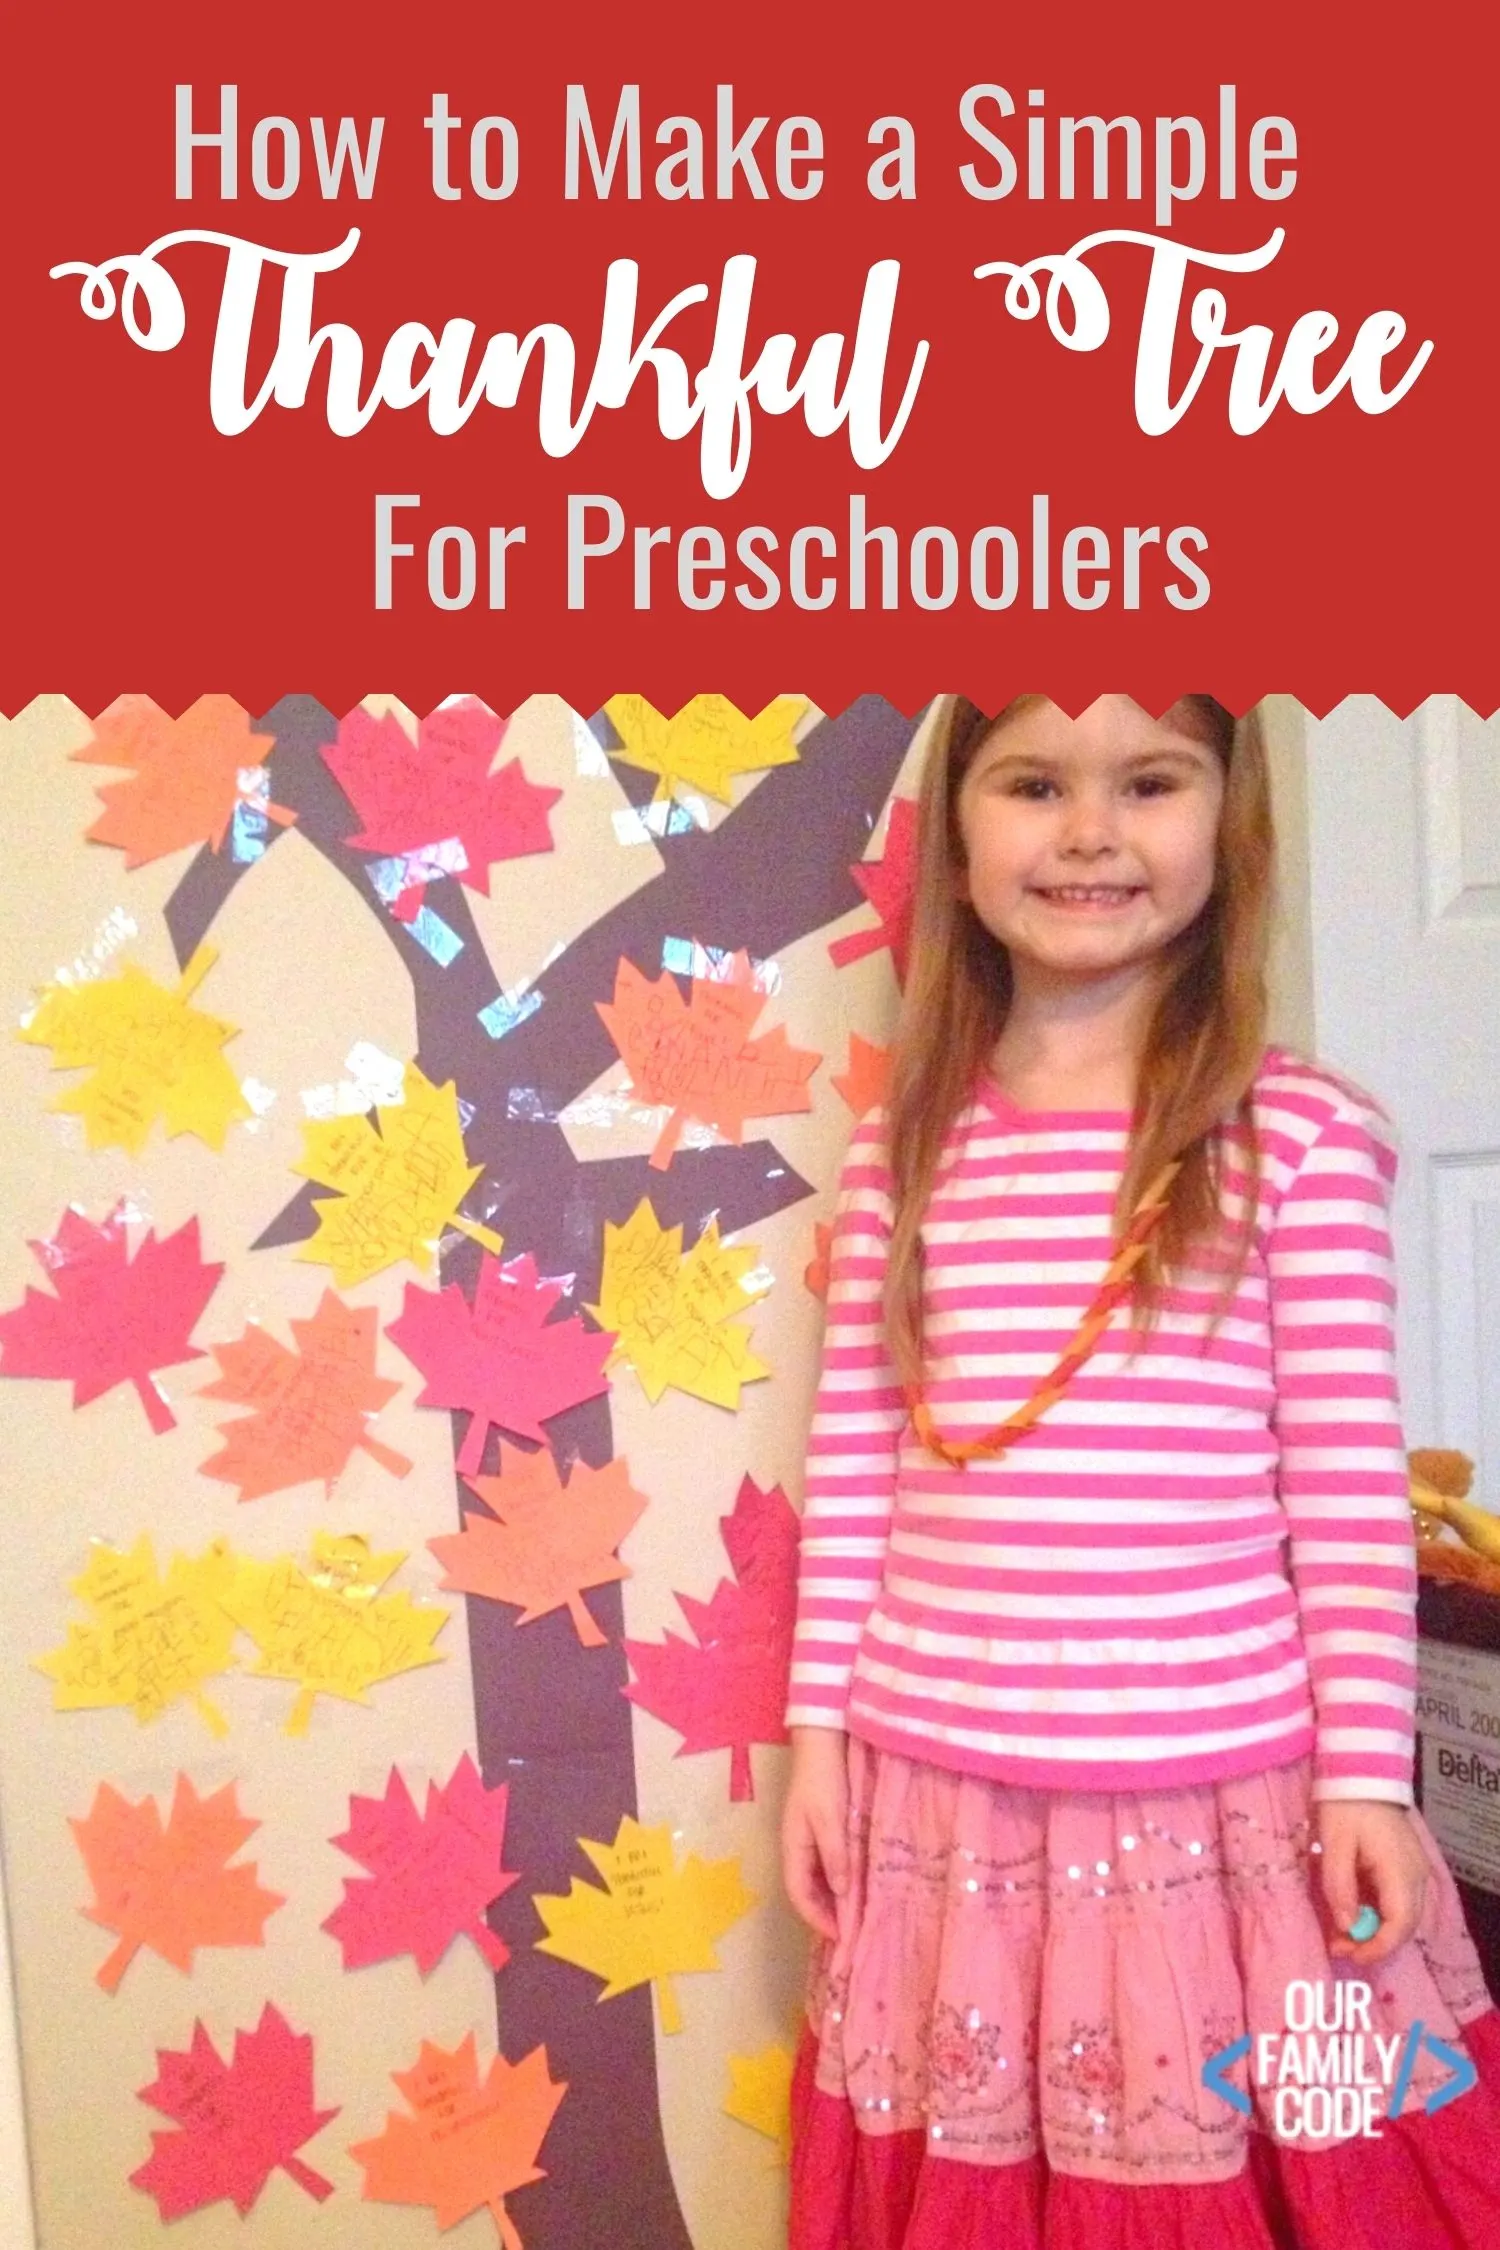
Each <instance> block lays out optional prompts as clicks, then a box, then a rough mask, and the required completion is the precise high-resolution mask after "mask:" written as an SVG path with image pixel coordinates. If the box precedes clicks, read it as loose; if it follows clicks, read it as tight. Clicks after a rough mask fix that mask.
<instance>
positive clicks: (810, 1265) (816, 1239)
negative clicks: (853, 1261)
mask: <svg viewBox="0 0 1500 2250" xmlns="http://www.w3.org/2000/svg"><path fill="white" fill-rule="evenodd" d="M832 1253H833V1221H832V1220H831V1219H830V1220H829V1222H828V1224H827V1226H825V1225H824V1224H823V1221H822V1220H821V1219H815V1220H814V1221H813V1254H812V1256H811V1257H810V1258H809V1260H808V1262H807V1267H806V1270H805V1272H804V1273H803V1276H802V1278H803V1280H804V1281H805V1282H806V1283H807V1286H808V1288H809V1289H810V1290H811V1291H812V1293H813V1295H814V1296H815V1297H822V1298H824V1299H825V1300H826V1298H827V1296H828V1261H829V1258H830V1257H831V1256H832Z"/></svg>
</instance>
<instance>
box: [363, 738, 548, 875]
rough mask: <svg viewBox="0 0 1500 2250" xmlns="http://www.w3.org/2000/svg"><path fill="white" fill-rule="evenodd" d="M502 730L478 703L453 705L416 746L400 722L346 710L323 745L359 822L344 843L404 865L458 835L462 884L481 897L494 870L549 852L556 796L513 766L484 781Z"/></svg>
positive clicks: (514, 760) (515, 762)
mask: <svg viewBox="0 0 1500 2250" xmlns="http://www.w3.org/2000/svg"><path fill="white" fill-rule="evenodd" d="M505 726H506V722H505V721H504V720H503V719H497V718H496V716H495V714H494V712H493V711H489V710H487V709H486V708H485V706H484V705H483V704H482V703H475V702H472V701H470V702H464V703H455V704H450V705H449V706H448V708H447V709H446V710H437V711H433V712H431V713H430V714H429V716H428V717H427V718H425V719H423V720H421V721H420V722H419V723H418V727H417V739H416V741H415V742H413V741H412V739H411V737H410V735H409V734H408V733H407V732H406V729H405V728H404V727H403V726H402V725H401V722H400V721H399V720H398V719H395V718H392V717H390V716H386V717H385V718H380V719H376V718H372V717H371V716H370V713H369V712H368V711H364V710H360V709H355V710H353V711H351V712H350V713H349V715H348V717H347V718H345V719H342V720H341V721H340V722H339V731H338V740H337V741H336V742H330V743H325V744H324V746H323V756H324V757H325V758H326V760H327V761H328V764H329V766H330V767H331V769H332V771H333V773H334V776H335V778H336V779H337V781H338V784H339V787H340V788H341V789H342V790H343V792H344V795H345V796H346V797H347V798H348V799H349V802H350V803H351V804H352V805H353V806H354V808H355V810H356V812H357V813H358V814H359V817H360V820H361V821H362V822H363V826H362V827H360V828H358V829H357V830H356V831H355V832H353V833H352V834H351V835H350V836H349V838H348V841H349V842H350V843H351V844H353V845H354V846H355V847H356V848H357V849H358V850H360V851H367V852H384V853H389V854H392V855H393V856H398V857H404V856H405V855H407V854H408V853H412V852H419V851H422V850H424V849H426V848H427V847H429V846H431V845H433V844H441V843H446V842H447V840H448V839H449V837H452V836H456V837H457V838H458V839H459V841H460V842H461V843H462V845H463V847H464V853H465V856H466V857H467V859H468V866H467V867H465V868H464V869H462V871H461V873H460V876H459V880H460V881H461V882H464V883H467V884H468V886H469V888H470V890H474V891H483V892H484V893H485V895H486V896H488V895H489V888H490V866H491V863H492V862H493V861H495V860H497V859H518V858H520V857H522V856H523V855H524V854H526V853H528V852H550V851H551V849H552V831H551V829H550V827H549V826H548V821H547V815H548V813H549V812H550V810H551V808H552V806H553V805H554V804H555V803H556V802H557V800H558V798H559V797H560V796H561V795H562V791H561V790H560V789H548V788H545V787H543V786H542V784H541V783H539V782H533V781H528V780H527V779H526V776H525V774H524V773H523V772H522V771H521V762H520V760H519V758H512V759H511V760H510V762H509V763H508V764H507V765H503V766H502V767H501V768H500V770H499V772H498V773H493V774H492V773H491V772H490V763H491V760H492V759H493V757H494V755H495V752H496V750H497V749H498V748H499V746H500V742H501V740H502V738H503V736H504V734H505ZM415 887H416V886H412V888H415ZM411 911H412V912H413V913H414V912H415V906H413V908H412V909H411Z"/></svg>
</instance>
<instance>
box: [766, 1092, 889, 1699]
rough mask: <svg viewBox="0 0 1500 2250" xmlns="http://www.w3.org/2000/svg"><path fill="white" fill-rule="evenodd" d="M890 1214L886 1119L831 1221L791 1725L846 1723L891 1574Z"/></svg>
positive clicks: (862, 1143) (871, 1133)
mask: <svg viewBox="0 0 1500 2250" xmlns="http://www.w3.org/2000/svg"><path fill="white" fill-rule="evenodd" d="M892 1217H893V1211H892V1205H891V1198H890V1177H889V1174H888V1172H887V1170H886V1167H885V1159H884V1149H883V1135H882V1131H881V1127H880V1122H879V1113H878V1112H877V1113H876V1115H875V1116H872V1117H870V1118H868V1119H866V1121H865V1122H864V1123H863V1124H862V1125H860V1126H859V1127H858V1129H857V1130H856V1132H855V1135H854V1139H853V1141H852V1142H851V1144H850V1148H849V1155H848V1158H847V1160H846V1162H845V1164H844V1169H843V1173H842V1176H841V1178H840V1182H839V1200H838V1206H837V1210H836V1212H835V1216H834V1229H833V1240H832V1247H831V1250H830V1254H829V1266H828V1271H829V1279H828V1322H827V1327H826V1329H825V1331H824V1338H823V1360H822V1372H821V1376H820V1379H819V1384H818V1394H817V1403H816V1406H815V1408H814V1412H813V1422H812V1431H811V1434H810V1436H809V1438H808V1447H807V1473H806V1479H805V1502H804V1507H803V1514H802V1545H801V1558H800V1563H799V1571H798V1586H797V1624H796V1631H795V1635H794V1639H793V1645H792V1673H791V1695H790V1702H789V1704H788V1708H787V1724H788V1725H789V1726H791V1727H834V1728H842V1726H843V1724H844V1707H845V1705H846V1703H847V1701H848V1696H849V1680H850V1675H851V1673H852V1671H853V1668H854V1658H855V1654H856V1652H857V1650H858V1647H859V1641H860V1636H861V1634H862V1633H863V1631H864V1626H865V1620H866V1618H867V1617H868V1616H869V1614H870V1610H871V1608H872V1607H873V1606H874V1602H875V1597H876V1595H877V1594H878V1593H879V1591H880V1580H881V1574H882V1571H883V1569H884V1567H885V1551H886V1543H887V1540H888V1538H889V1535H890V1520H891V1509H892V1505H893V1502H894V1496H895V1489H896V1456H897V1449H898V1446H899V1444H900V1438H901V1432H902V1430H903V1428H904V1427H905V1424H906V1420H907V1410H906V1403H905V1399H904V1396H903V1393H902V1389H901V1385H900V1383H899V1382H898V1380H897V1378H896V1374H895V1371H894V1369H893V1368H892V1367H891V1364H890V1362H889V1360H888V1358H887V1356H886V1345H885V1321H884V1314H883V1310H882V1302H881V1299H882V1292H883V1289H884V1286H885V1272H886V1258H887V1252H888V1249H889V1244H890V1233H891V1221H892Z"/></svg>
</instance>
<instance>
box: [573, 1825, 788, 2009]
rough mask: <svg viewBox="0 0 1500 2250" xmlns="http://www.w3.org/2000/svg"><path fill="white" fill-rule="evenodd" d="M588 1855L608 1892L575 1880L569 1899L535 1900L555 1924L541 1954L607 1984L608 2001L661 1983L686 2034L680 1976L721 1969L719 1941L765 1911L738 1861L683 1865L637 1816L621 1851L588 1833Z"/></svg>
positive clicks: (622, 1829) (625, 1830)
mask: <svg viewBox="0 0 1500 2250" xmlns="http://www.w3.org/2000/svg"><path fill="white" fill-rule="evenodd" d="M578 1848H579V1850H580V1851H581V1852H582V1853H584V1855H585V1856H586V1858H588V1859H589V1860H590V1861H591V1862H592V1864H593V1865H594V1866H595V1867H596V1868H597V1869H598V1871H599V1873H600V1874H601V1875H602V1876H603V1878H604V1888H603V1889H602V1890H600V1889H599V1887H598V1885H597V1884H594V1883H585V1882H583V1881H582V1880H581V1879H580V1878H579V1877H578V1876H577V1875H575V1876H574V1877H573V1880H572V1883H571V1885H570V1886H569V1890H568V1895H567V1897H566V1898H551V1897H548V1898H543V1897H541V1896H538V1897H536V1898H534V1899H533V1900H532V1904H533V1905H534V1906H535V1908H536V1910H537V1912H538V1914H540V1916H541V1918H542V1920H543V1922H544V1923H545V1924H546V1927H547V1935H546V1936H545V1937H544V1938H538V1939H537V1951H538V1952H539V1953H553V1954H556V1956H557V1958H558V1960H559V1961H572V1962H573V1963H575V1964H576V1966H577V1967H578V1968H580V1969H587V1970H588V1971H589V1972H590V1974H591V1975H593V1976H596V1977H602V1978H603V1979H604V1990H603V1991H602V1992H601V1993H600V1995H599V1997H600V1999H601V2000H613V1999H615V1998H617V1997H618V1995H619V1994H620V1993H622V1992H628V1991H629V1990H630V1989H631V1987H632V1985H637V1984H646V1983H648V1982H649V1983H652V1984H654V1985H655V1987H656V2005H657V2010H658V2012H659V2014H660V2017H661V2027H662V2030H663V2031H665V2032H674V2031H680V2030H681V2029H682V2015H681V2011H680V2010H679V2008H678V2005H677V1995H676V1993H675V1991H674V1990H673V1988H672V1979H673V1977H675V1976H682V1975H686V1974H688V1973H690V1972H692V1971H695V1970H699V1969H716V1968H717V1967H718V1966H719V1957H718V1955H717V1953H716V1952H715V1951H714V1946H715V1943H716V1941H717V1940H718V1939H719V1938H721V1937H723V1935H724V1933H725V1931H726V1930H730V1929H732V1928H733V1927H734V1925H735V1923H736V1922H737V1921H739V1919H740V1917H741V1915H743V1914H747V1913H748V1912H749V1910H750V1908H751V1907H752V1906H753V1905H754V1904H755V1901H754V1899H753V1898H752V1897H751V1895H750V1893H749V1892H748V1891H747V1890H746V1889H745V1886H744V1884H743V1883H742V1882H741V1880H740V1863H739V1861H738V1860H737V1859H712V1860H705V1859H698V1858H697V1857H696V1856H694V1855H691V1854H690V1855H689V1857H688V1858H687V1859H686V1860H685V1861H684V1862H683V1864H682V1866H681V1867H678V1866H677V1864H676V1862H675V1861H674V1859H673V1856H672V1832H671V1830H670V1829H669V1828H668V1827H666V1826H665V1824H664V1825H663V1826H662V1827H660V1828H642V1827H641V1826H640V1824H639V1822H637V1821H635V1820H632V1819H631V1817H630V1815H629V1814H628V1813H627V1814H626V1815H625V1817H624V1819H623V1820H622V1821H621V1822H620V1826H619V1831H618V1833H617V1835H616V1837H615V1840H614V1842H613V1843H612V1844H597V1843H592V1842H590V1840H589V1839H588V1838H587V1837H584V1836H580V1838H579V1839H578Z"/></svg>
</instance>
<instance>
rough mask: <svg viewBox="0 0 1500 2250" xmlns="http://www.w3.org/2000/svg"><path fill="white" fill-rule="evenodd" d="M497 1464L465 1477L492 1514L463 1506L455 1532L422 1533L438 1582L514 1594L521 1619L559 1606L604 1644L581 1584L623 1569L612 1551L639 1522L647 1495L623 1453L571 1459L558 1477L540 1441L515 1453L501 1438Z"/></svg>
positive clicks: (583, 1636) (588, 1639)
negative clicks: (438, 1570) (593, 1463)
mask: <svg viewBox="0 0 1500 2250" xmlns="http://www.w3.org/2000/svg"><path fill="white" fill-rule="evenodd" d="M500 1467H501V1472H502V1473H501V1474H500V1475H499V1476H496V1477H470V1479H469V1483H470V1484H471V1486H472V1487H473V1489H474V1491H475V1492H477V1493H478V1495H479V1497H480V1499H481V1500H482V1501H483V1502H484V1503H485V1505H486V1507H488V1508H489V1509H490V1510H491V1511H492V1513H491V1515H488V1516H481V1515H478V1514H474V1513H467V1512H466V1513H465V1516H464V1527H463V1530H462V1531H454V1532H449V1533H446V1534H445V1535H444V1536H443V1537H442V1538H441V1539H429V1540H428V1542H427V1544H428V1546H429V1547H430V1548H431V1550H432V1552H433V1553H434V1554H435V1555H436V1556H437V1559H438V1561H439V1562H440V1563H441V1564H442V1566H443V1569H444V1570H445V1572H446V1573H447V1576H446V1577H445V1578H444V1579H443V1581H442V1585H443V1588H444V1590H445V1591H447V1590H449V1589H452V1590H454V1591H456V1592H458V1593H461V1594H485V1595H488V1596H489V1598H490V1599H491V1600H492V1601H499V1602H514V1603H516V1604H518V1605H519V1607H520V1610H521V1615H520V1617H519V1618H518V1619H517V1623H518V1624H521V1625H530V1624H531V1623H532V1622H533V1620H534V1619H536V1618H538V1617H545V1616H546V1615H547V1613H548V1612H549V1611H550V1610H554V1609H566V1610H567V1612H568V1615H569V1616H570V1617H571V1618H572V1620H573V1627H574V1630H575V1632H576V1633H577V1635H578V1638H579V1640H580V1641H582V1642H583V1644H584V1646H585V1647H586V1648H602V1647H603V1645H604V1635H603V1634H602V1633H601V1632H600V1630H599V1628H598V1626H597V1625H596V1624H595V1623H594V1620H593V1618H592V1617H591V1616H590V1614H589V1611H588V1609H587V1607H586V1605H585V1603H584V1600H583V1589H584V1587H585V1586H606V1585H610V1584H612V1583H613V1582H614V1581H615V1580H617V1579H621V1578H628V1577H629V1576H630V1569H629V1565H628V1564H626V1563H622V1562H621V1561H620V1560H619V1559H618V1557H617V1556H616V1555H615V1552H614V1550H615V1548H616V1547H618V1546H619V1544H620V1542H621V1540H622V1539H624V1538H625V1536H626V1534H627V1533H628V1532H629V1531H630V1530H631V1529H632V1527H633V1526H634V1525H635V1524H637V1523H638V1522H639V1521H640V1519H641V1516H642V1514H643V1513H644V1511H645V1508H646V1505H647V1503H646V1496H645V1494H644V1493H643V1492H637V1491H636V1490H635V1489H634V1487H633V1486H632V1484H631V1482H630V1470H629V1468H628V1467H627V1465H626V1463H625V1462H624V1461H606V1462H605V1464H604V1466H603V1467H602V1468H600V1469H591V1468H590V1467H589V1465H588V1463H587V1462H586V1461H576V1462H575V1463H574V1464H573V1473H572V1476H571V1477H570V1478H569V1480H568V1483H567V1484H566V1485H564V1484H562V1483H561V1482H560V1481H559V1478H558V1474H557V1467H556V1464H555V1463H554V1461H553V1458H552V1455H551V1453H550V1451H548V1449H547V1448H546V1447H545V1446H544V1447H543V1449H542V1451H541V1452H540V1453H522V1452H521V1451H520V1449H519V1447H517V1446H511V1445H502V1446H501V1448H500Z"/></svg>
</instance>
